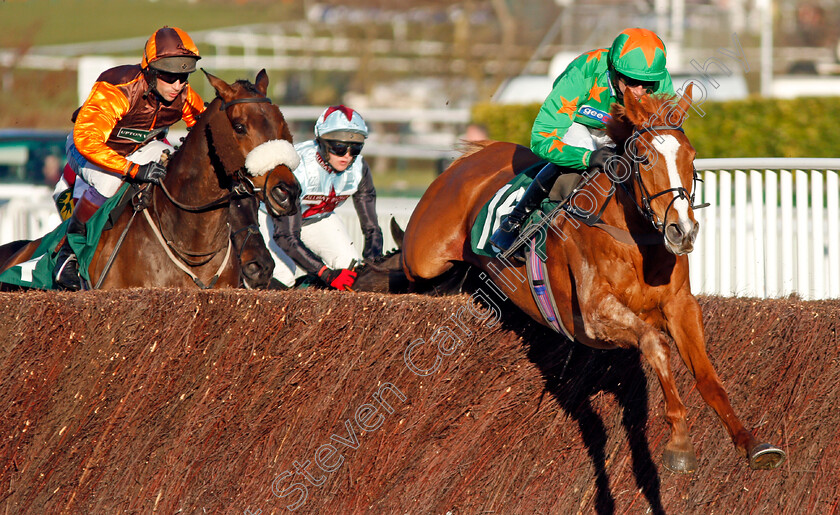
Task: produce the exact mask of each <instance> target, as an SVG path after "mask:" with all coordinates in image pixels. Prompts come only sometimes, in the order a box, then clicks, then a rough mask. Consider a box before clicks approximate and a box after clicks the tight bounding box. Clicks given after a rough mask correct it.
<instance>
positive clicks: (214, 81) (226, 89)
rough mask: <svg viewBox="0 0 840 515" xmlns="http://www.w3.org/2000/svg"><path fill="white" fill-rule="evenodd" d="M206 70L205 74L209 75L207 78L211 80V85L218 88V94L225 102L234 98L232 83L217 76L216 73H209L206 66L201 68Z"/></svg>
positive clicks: (203, 70)
mask: <svg viewBox="0 0 840 515" xmlns="http://www.w3.org/2000/svg"><path fill="white" fill-rule="evenodd" d="M201 71H202V72H204V75H205V76H206V77H207V80H208V81H210V85H211V86H213V89H215V90H216V94H217V95H218V96H219V97H220V98H221V99H222V100H224V101H225V102H227V101H228V100H230V99H231V98H233V89H232V88H231V87H230V85H229V84H228V83H227V82H225V81H223V80H222V79H220V78H218V77H216V76H215V75H213V74H211V73H208V72H207V70H205V69H204V68H202V69H201Z"/></svg>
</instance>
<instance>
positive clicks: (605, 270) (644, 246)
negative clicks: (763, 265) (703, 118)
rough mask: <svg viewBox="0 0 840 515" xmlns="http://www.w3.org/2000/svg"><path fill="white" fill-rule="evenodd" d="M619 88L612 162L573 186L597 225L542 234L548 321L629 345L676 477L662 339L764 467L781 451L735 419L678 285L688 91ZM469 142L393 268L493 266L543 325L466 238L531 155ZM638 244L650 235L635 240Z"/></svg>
mask: <svg viewBox="0 0 840 515" xmlns="http://www.w3.org/2000/svg"><path fill="white" fill-rule="evenodd" d="M625 95H627V100H626V104H627V106H626V107H624V108H622V107H621V106H619V105H614V106H613V110H612V120H611V121H610V123H609V124H608V127H607V131H608V134H609V135H610V136H611V137H612V139H613V141H614V142H615V143H616V144H617V148H618V149H619V153H621V158H620V159H618V160H616V161H614V162H615V163H616V164H617V167H616V168H609V167H608V168H609V170H610V173H603V172H599V173H596V174H594V175H592V176H591V177H592V179H591V180H589V182H588V183H587V184H586V185H585V186H584V188H583V190H582V191H584V193H583V195H584V196H585V197H586V198H588V199H590V200H589V201H585V202H582V204H592V202H591V199H596V200H597V202H596V204H595V205H591V206H587V207H591V208H592V209H596V210H598V211H600V210H601V209H603V211H600V212H601V222H603V223H604V224H606V226H609V227H605V228H604V229H602V228H599V227H590V226H588V225H585V224H582V223H578V222H577V221H576V220H574V219H571V217H566V216H558V217H556V218H553V219H552V221H551V223H550V226H549V227H548V228H549V229H550V230H547V231H545V232H544V233H543V234H544V236H545V246H546V250H545V254H546V255H547V259H546V262H545V264H546V268H547V274H548V281H549V284H550V286H551V290H553V295H554V300H555V302H556V305H557V307H558V311H559V314H560V322H561V323H562V324H563V326H564V327H565V329H566V331H568V333H569V334H570V335H572V336H573V338H574V339H575V340H576V341H578V342H580V343H583V344H585V345H588V346H591V347H594V348H599V349H603V348H617V347H618V348H637V349H639V350H640V351H641V353H642V355H643V356H644V357H645V359H646V360H647V362H648V363H649V364H650V366H651V367H652V368H653V370H654V371H655V372H656V375H657V377H658V379H659V383H660V385H661V387H662V390H663V393H664V397H665V418H666V419H667V421H668V423H669V425H670V429H671V438H670V440H669V441H668V443H667V445H666V446H665V451H664V454H663V461H664V464H665V466H666V467H667V468H668V469H670V470H673V471H676V472H681V473H688V472H692V471H694V470H695V469H696V467H697V461H696V457H695V453H694V448H693V445H692V443H691V440H690V437H689V434H688V426H687V424H686V418H685V417H686V409H685V406H684V405H683V402H682V400H681V399H680V397H679V393H678V391H677V387H676V385H675V383H674V378H673V376H672V374H671V369H670V364H669V356H670V348H669V343H670V342H671V341H673V342H674V343H675V344H676V347H677V350H678V351H679V354H680V356H681V357H682V360H683V362H684V363H685V365H686V366H687V367H688V369H689V370H690V371H691V373H692V374H693V375H694V378H695V381H696V384H697V388H698V390H699V391H700V394H701V396H702V397H703V399H704V400H705V402H706V403H707V404H708V405H709V406H711V408H712V409H714V411H715V412H716V413H717V415H718V417H720V420H721V421H722V423H723V425H724V426H725V428H726V430H727V432H728V433H729V436H730V437H731V438H732V441H733V443H734V445H735V447H736V448H737V450H738V451H739V452H740V453H741V454H742V455H743V456H745V457H746V458H748V460H749V464H750V466H751V467H752V468H753V469H772V468H775V467H777V466H779V465H780V464H781V463H782V462H783V461H784V459H785V453H784V452H783V451H782V450H781V449H778V448H776V447H774V446H772V445H770V444H767V443H759V442H758V441H757V440H756V439H755V437H753V434H752V433H751V432H750V431H749V430H747V429H746V428H745V427H744V425H743V424H742V423H741V422H740V421H739V420H738V417H737V415H736V414H735V411H734V410H733V408H732V406H731V405H730V402H729V399H728V397H727V394H726V392H725V391H724V388H723V385H722V384H721V381H720V379H719V378H718V375H717V373H716V372H715V370H714V368H713V366H712V364H711V362H710V361H709V357H708V355H707V353H706V347H705V340H704V333H703V317H702V313H701V311H700V306H699V304H698V303H697V300H696V299H695V297H694V296H693V295H692V294H691V288H690V286H689V276H688V257H687V256H686V255H685V254H686V253H688V252H691V250H692V249H693V242H694V239H695V237H696V235H697V229H698V224H697V222H696V221H695V219H694V214H693V211H692V207H693V206H692V205H691V201H692V199H693V194H692V190H693V187H694V184H693V182H694V179H695V176H694V166H693V160H694V155H695V151H694V149H693V148H692V146H691V144H690V143H689V141H688V139H687V137H686V136H685V134H684V133H683V131H682V129H681V126H682V122H683V120H684V118H685V116H686V113H687V111H688V108H689V106H690V104H691V87H690V86H689V88H688V90H687V91H686V94H685V96H683V97H682V99H680V100H679V101H677V99H676V98H651V97H649V96H644V97H643V98H641V100H636V99H635V98H633V97H632V95H630V94H629V92H628V93H625ZM481 146H482V147H483V148H481V149H480V150H478V151H475V152H473V153H472V154H470V155H464V156H462V157H461V158H460V159H458V160H457V161H455V162H454V163H453V164H452V165H451V166H450V167H449V168H448V169H447V170H446V171H445V172H444V173H443V174H442V175H440V176H439V177H438V178H437V179H436V180H435V181H434V182H433V183H432V184H431V185H430V187H429V189H428V190H427V191H426V193H425V194H424V195H423V197H422V198H421V199H420V202H419V204H418V205H417V208H416V209H415V211H414V213H413V215H412V217H411V220H410V221H409V223H408V226H407V228H406V231H405V237H404V240H403V267H404V270H405V273H406V275H407V276H408V278H409V280H411V281H415V282H416V281H418V280H426V279H432V278H435V277H438V276H441V274H444V273H445V272H447V270H449V269H450V268H452V267H453V266H455V265H456V264H458V263H462V262H466V263H469V264H471V265H473V266H476V267H478V268H480V269H483V270H485V271H487V272H488V273H493V274H494V275H495V277H496V279H497V281H498V282H497V285H498V286H499V287H500V288H501V290H502V291H503V292H504V293H505V294H506V295H507V296H508V298H509V299H510V300H511V301H513V303H515V304H516V306H518V307H519V308H520V309H522V310H523V311H524V312H525V313H526V314H528V315H529V316H530V317H531V318H533V319H534V320H536V321H538V322H540V323H542V324H544V325H548V323H546V322H545V321H544V319H543V317H542V315H541V314H540V310H539V308H538V306H537V304H536V303H535V302H534V300H533V298H532V295H531V293H530V291H529V289H528V288H527V287H524V283H523V282H522V281H524V276H525V266H524V265H519V264H518V263H517V264H513V263H510V262H505V263H503V262H502V261H501V260H500V259H498V258H489V257H485V256H479V255H476V254H475V253H473V252H472V251H471V244H470V239H469V238H470V231H471V228H472V226H473V223H474V221H475V220H476V217H477V215H478V213H479V211H480V210H481V208H482V206H483V205H484V204H486V203H487V202H488V201H489V200H490V199H491V198H492V197H493V196H494V194H496V192H497V191H498V190H500V189H501V188H502V187H503V186H504V185H505V184H506V183H508V182H509V181H510V180H511V179H513V178H514V176H515V175H516V173H517V172H518V171H522V170H524V169H525V168H528V167H529V166H531V165H533V164H535V163H536V162H538V159H537V158H536V156H534V155H533V154H531V152H530V151H529V150H528V149H526V148H524V147H521V146H518V145H514V144H511V143H503V142H487V143H485V144H483V145H481ZM587 210H590V211H591V209H587ZM564 214H565V212H564V213H561V215H564ZM621 234H623V235H625V236H629V237H632V240H631V239H629V238H626V237H624V238H621V237H620V235H621ZM614 235H618V236H614ZM616 238H619V239H621V240H623V241H618V239H616ZM645 240H647V241H648V242H653V241H658V242H659V243H642V242H643V241H645ZM634 241H635V242H639V243H634ZM500 265H501V266H500ZM516 285H519V288H517V287H516Z"/></svg>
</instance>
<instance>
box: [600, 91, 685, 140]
mask: <svg viewBox="0 0 840 515" xmlns="http://www.w3.org/2000/svg"><path fill="white" fill-rule="evenodd" d="M679 101H680V97H678V96H676V95H668V94H661V95H644V96H643V97H642V98H641V99H640V100H639V103H641V105H642V108H643V109H642V110H641V111H634V112H632V113H631V112H629V111H628V110H627V108H626V107H624V106H623V105H620V104H618V103H615V104H613V105H612V109H610V117H611V118H610V121H609V122H607V135H608V136H609V137H610V138H611V139H612V140H613V141H614V142H615V143H616V144H617V145H618V147H619V148H622V147H623V145H624V142H625V141H627V140H628V139H630V136H632V135H633V132H634V131H635V130H636V128H645V127H653V126H656V125H672V122H669V121H668V118H669V114H670V113H672V112H673V110H674V109H675V106H676V105H677V104H678V103H679Z"/></svg>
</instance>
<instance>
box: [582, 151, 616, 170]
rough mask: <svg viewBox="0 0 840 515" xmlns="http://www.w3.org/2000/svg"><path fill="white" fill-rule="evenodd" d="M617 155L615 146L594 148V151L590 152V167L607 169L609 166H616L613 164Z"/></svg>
mask: <svg viewBox="0 0 840 515" xmlns="http://www.w3.org/2000/svg"><path fill="white" fill-rule="evenodd" d="M615 155H616V154H615V149H614V148H613V147H601V148H599V149H597V150H593V151H592V153H591V154H589V167H590V168H600V169H601V170H607V167H608V166H609V167H613V166H615V165H614V164H613V163H614V162H615Z"/></svg>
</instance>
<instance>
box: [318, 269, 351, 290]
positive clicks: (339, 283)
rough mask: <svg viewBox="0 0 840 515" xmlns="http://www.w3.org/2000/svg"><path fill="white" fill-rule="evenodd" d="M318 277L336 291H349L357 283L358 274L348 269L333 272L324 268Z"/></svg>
mask: <svg viewBox="0 0 840 515" xmlns="http://www.w3.org/2000/svg"><path fill="white" fill-rule="evenodd" d="M318 277H319V278H320V279H321V280H322V281H324V283H326V284H327V285H328V286H331V287H333V288H335V289H336V290H349V289H350V287H351V286H353V283H355V282H356V272H354V271H352V270H348V269H346V268H340V269H338V270H333V269H331V268H327V267H326V266H324V267H323V268H321V270H320V271H319V272H318Z"/></svg>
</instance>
